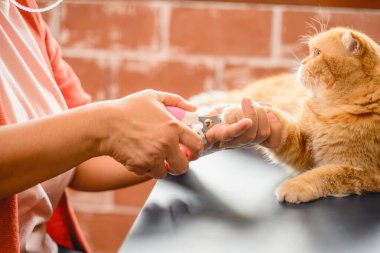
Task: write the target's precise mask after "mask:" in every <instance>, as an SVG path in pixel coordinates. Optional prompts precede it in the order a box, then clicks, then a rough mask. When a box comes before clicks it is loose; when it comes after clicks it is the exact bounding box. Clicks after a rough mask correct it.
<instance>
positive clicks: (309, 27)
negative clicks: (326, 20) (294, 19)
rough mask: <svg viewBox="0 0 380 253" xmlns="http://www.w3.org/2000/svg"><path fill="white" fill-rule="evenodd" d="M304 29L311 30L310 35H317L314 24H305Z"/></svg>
mask: <svg viewBox="0 0 380 253" xmlns="http://www.w3.org/2000/svg"><path fill="white" fill-rule="evenodd" d="M306 28H307V29H309V30H310V29H311V30H312V32H311V34H314V35H315V34H318V33H319V32H318V29H317V28H316V27H315V25H314V24H312V23H310V22H306Z"/></svg>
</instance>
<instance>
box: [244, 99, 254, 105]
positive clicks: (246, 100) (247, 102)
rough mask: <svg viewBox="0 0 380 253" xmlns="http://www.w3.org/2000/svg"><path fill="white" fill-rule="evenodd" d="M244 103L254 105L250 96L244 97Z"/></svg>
mask: <svg viewBox="0 0 380 253" xmlns="http://www.w3.org/2000/svg"><path fill="white" fill-rule="evenodd" d="M243 104H244V105H245V106H253V105H252V100H251V99H250V98H244V99H243Z"/></svg>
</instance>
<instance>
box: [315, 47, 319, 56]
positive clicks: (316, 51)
mask: <svg viewBox="0 0 380 253" xmlns="http://www.w3.org/2000/svg"><path fill="white" fill-rule="evenodd" d="M320 54H321V50H319V49H318V48H314V56H319V55H320Z"/></svg>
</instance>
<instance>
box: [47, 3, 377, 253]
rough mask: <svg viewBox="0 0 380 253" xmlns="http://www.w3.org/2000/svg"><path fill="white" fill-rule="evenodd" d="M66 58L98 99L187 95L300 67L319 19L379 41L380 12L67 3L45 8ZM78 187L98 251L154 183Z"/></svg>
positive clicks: (106, 247) (117, 239) (83, 218)
mask: <svg viewBox="0 0 380 253" xmlns="http://www.w3.org/2000/svg"><path fill="white" fill-rule="evenodd" d="M44 16H45V18H46V21H47V22H48V24H49V26H50V27H51V30H52V32H53V34H54V35H55V36H56V38H57V39H58V41H59V42H60V43H61V45H62V48H63V52H64V56H65V58H66V60H67V61H68V62H69V63H70V64H71V65H72V67H73V68H74V70H76V72H77V74H78V75H79V77H80V78H81V80H82V83H83V86H84V87H85V89H86V90H87V91H88V92H89V93H91V95H92V96H93V97H94V99H95V100H103V99H111V98H118V97H122V96H125V95H128V94H130V93H132V92H136V91H139V90H142V89H145V88H153V89H158V90H164V91H169V92H175V93H178V94H181V95H182V96H184V97H189V96H191V95H193V94H196V93H198V92H201V91H203V90H207V89H212V88H233V87H240V86H241V85H244V84H245V83H246V82H248V81H249V80H253V79H257V78H260V77H264V76H268V75H272V74H275V73H279V72H282V71H293V70H294V69H295V68H296V67H297V64H298V63H297V57H299V58H302V57H303V56H304V55H305V52H306V51H305V46H304V45H302V44H301V43H299V39H300V36H301V35H305V34H307V33H308V32H310V31H311V30H310V28H308V27H307V22H311V23H314V24H315V23H316V22H315V21H313V20H312V19H318V20H322V21H324V22H326V21H327V20H328V21H329V26H337V25H344V26H349V27H352V28H356V29H359V30H362V31H364V32H366V33H367V34H368V35H370V36H372V37H373V38H374V39H376V40H377V41H379V42H380V12H379V11H375V10H366V9H360V10H359V9H338V8H321V7H303V6H297V7H295V6H285V5H255V4H237V3H235V4H234V3H217V2H213V3H206V2H192V1H111V0H108V1H95V0H93V1H91V0H87V1H78V0H77V1H69V0H66V1H64V3H63V4H62V5H61V6H60V7H59V8H58V9H55V10H54V11H51V12H49V13H47V14H44ZM153 184H154V182H149V183H146V184H143V185H140V186H136V187H132V188H130V189H125V190H119V191H115V192H106V193H94V194H89V193H86V194H84V193H79V192H72V194H71V199H72V202H73V203H74V207H75V209H76V211H77V214H78V217H79V219H80V223H81V225H82V226H83V228H84V231H85V234H86V236H87V239H88V240H89V242H90V244H91V247H92V248H93V249H94V251H95V252H97V253H101V252H102V253H108V252H115V251H116V250H117V248H118V247H119V246H120V244H121V242H122V240H123V239H124V237H125V235H126V233H127V232H128V230H129V228H130V226H131V224H132V223H133V221H134V219H135V217H136V215H137V214H138V212H139V210H140V208H141V206H142V205H143V203H144V201H145V199H146V197H147V196H148V195H149V192H150V190H151V188H152V186H153Z"/></svg>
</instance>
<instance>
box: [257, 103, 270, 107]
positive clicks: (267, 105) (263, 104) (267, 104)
mask: <svg viewBox="0 0 380 253" xmlns="http://www.w3.org/2000/svg"><path fill="white" fill-rule="evenodd" d="M257 103H258V104H259V105H261V106H264V107H272V104H271V103H268V102H257Z"/></svg>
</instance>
